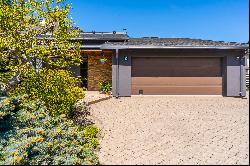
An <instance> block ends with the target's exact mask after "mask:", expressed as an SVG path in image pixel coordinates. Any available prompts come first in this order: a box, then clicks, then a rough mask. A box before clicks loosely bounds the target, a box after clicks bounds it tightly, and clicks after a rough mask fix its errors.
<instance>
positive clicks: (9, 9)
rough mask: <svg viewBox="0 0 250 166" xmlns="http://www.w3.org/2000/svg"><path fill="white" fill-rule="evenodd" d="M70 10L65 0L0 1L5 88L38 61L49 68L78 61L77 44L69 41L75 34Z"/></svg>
mask: <svg viewBox="0 0 250 166" xmlns="http://www.w3.org/2000/svg"><path fill="white" fill-rule="evenodd" d="M6 2H8V3H6ZM70 9H71V6H70V5H67V4H66V2H65V0H0V72H1V71H2V74H1V75H0V76H1V78H0V82H3V81H5V82H6V85H7V86H6V89H9V88H11V87H12V86H13V85H15V84H16V83H17V82H20V81H21V78H22V76H23V75H24V74H25V72H26V71H27V70H29V69H30V68H33V67H36V65H37V62H38V61H39V62H43V63H45V64H46V67H47V68H50V69H66V68H67V67H69V66H70V65H73V64H75V65H79V64H80V61H81V55H80V45H79V43H76V42H71V41H70V38H71V37H76V36H77V35H78V34H79V30H77V29H75V28H72V27H73V21H72V20H71V19H70V18H69V12H70ZM3 73H4V74H3ZM6 73H8V74H6Z"/></svg>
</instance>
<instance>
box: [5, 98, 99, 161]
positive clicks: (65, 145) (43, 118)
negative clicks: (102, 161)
mask: <svg viewBox="0 0 250 166" xmlns="http://www.w3.org/2000/svg"><path fill="white" fill-rule="evenodd" d="M27 97H28V96H26V97H25V96H23V97H15V98H4V99H3V98H2V100H1V101H0V126H1V128H0V165H1V164H22V165H38V164H39V165H41V164H49V165H72V164H81V165H86V164H99V162H98V159H97V157H96V155H95V154H94V148H95V147H96V146H97V145H98V141H97V140H96V134H97V132H98V129H96V128H95V127H92V126H91V127H88V128H82V127H79V126H76V125H75V124H74V123H73V121H72V120H69V119H67V118H66V116H65V115H63V114H62V115H60V116H58V117H52V116H50V115H48V114H47V111H46V107H45V106H44V103H43V102H40V101H29V99H28V98H27ZM7 122H8V125H9V126H10V127H8V128H6V123H7ZM3 126H5V127H3Z"/></svg>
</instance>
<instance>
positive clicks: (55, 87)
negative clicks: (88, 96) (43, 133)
mask: <svg viewBox="0 0 250 166" xmlns="http://www.w3.org/2000/svg"><path fill="white" fill-rule="evenodd" d="M10 94H11V95H12V96H13V95H14V96H15V95H24V94H27V95H28V97H29V99H30V100H36V99H39V100H41V101H43V102H44V103H45V106H46V107H47V110H48V111H49V112H48V113H49V114H50V115H52V116H59V115H60V114H65V115H67V116H69V115H70V114H71V112H70V111H71V110H72V109H73V106H74V104H75V103H76V102H77V101H78V100H80V99H82V98H84V93H83V90H82V89H81V88H79V87H77V79H76V78H74V77H71V74H70V72H69V71H66V70H52V69H41V70H40V71H39V72H36V71H34V70H29V72H27V73H25V75H24V78H22V82H21V83H20V85H18V86H17V87H15V88H13V90H12V91H10Z"/></svg>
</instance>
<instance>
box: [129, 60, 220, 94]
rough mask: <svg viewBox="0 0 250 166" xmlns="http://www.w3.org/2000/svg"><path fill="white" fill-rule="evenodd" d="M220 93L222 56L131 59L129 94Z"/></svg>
mask: <svg viewBox="0 0 250 166" xmlns="http://www.w3.org/2000/svg"><path fill="white" fill-rule="evenodd" d="M138 94H144V95H221V94H222V59H221V58H210V57H208V58H191V57H188V58H137V57H135V58H132V95H138Z"/></svg>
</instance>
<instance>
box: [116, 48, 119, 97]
mask: <svg viewBox="0 0 250 166" xmlns="http://www.w3.org/2000/svg"><path fill="white" fill-rule="evenodd" d="M115 56H116V90H115V91H116V94H115V95H116V96H115V97H116V98H119V50H118V49H116V50H115Z"/></svg>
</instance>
